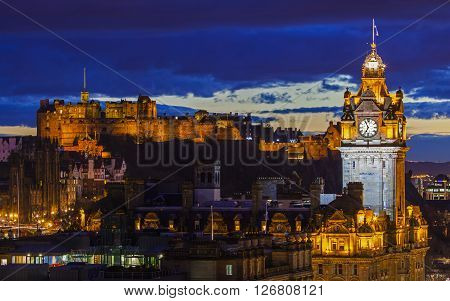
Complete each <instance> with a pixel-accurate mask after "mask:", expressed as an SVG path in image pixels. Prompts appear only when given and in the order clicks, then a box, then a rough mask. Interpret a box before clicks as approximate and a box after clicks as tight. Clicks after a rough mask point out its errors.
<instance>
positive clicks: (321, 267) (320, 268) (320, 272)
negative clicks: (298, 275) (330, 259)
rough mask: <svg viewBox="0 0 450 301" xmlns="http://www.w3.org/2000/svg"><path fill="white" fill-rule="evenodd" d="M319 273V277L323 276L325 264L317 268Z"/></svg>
mask: <svg viewBox="0 0 450 301" xmlns="http://www.w3.org/2000/svg"><path fill="white" fill-rule="evenodd" d="M317 273H318V274H319V275H323V264H319V265H318V266H317Z"/></svg>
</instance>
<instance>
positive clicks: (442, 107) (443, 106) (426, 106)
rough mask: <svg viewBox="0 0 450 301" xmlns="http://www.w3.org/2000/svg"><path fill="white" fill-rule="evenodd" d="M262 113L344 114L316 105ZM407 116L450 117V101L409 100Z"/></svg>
mask: <svg viewBox="0 0 450 301" xmlns="http://www.w3.org/2000/svg"><path fill="white" fill-rule="evenodd" d="M259 113H261V114H268V113H274V114H292V113H333V114H334V115H335V116H337V117H340V116H341V115H342V107H314V108H294V109H278V110H273V111H262V112H259ZM405 116H406V117H407V118H418V119H432V118H449V117H450V101H442V102H408V103H406V104H405Z"/></svg>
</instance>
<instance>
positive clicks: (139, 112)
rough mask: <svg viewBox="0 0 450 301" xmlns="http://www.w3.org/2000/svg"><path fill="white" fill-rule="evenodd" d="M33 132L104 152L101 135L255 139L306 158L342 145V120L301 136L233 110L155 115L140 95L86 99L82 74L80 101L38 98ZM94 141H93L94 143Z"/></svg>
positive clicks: (138, 139) (153, 139) (67, 146)
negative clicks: (113, 99) (112, 99)
mask: <svg viewBox="0 0 450 301" xmlns="http://www.w3.org/2000/svg"><path fill="white" fill-rule="evenodd" d="M37 136H38V137H40V138H44V139H49V140H52V141H57V143H58V145H59V146H61V147H63V148H64V150H67V151H77V150H79V151H83V150H84V151H86V152H87V153H92V154H97V155H100V153H101V152H102V151H103V149H102V148H101V147H99V146H98V145H96V142H97V141H98V140H99V138H100V137H102V136H118V137H125V136H127V137H131V138H132V139H133V140H134V141H135V142H136V143H143V142H148V141H151V142H166V141H171V140H174V139H179V140H192V141H195V142H204V141H205V140H206V139H207V138H212V139H216V140H234V141H237V140H246V141H256V142H258V143H259V149H260V151H264V152H265V151H267V152H273V151H280V150H285V151H286V152H287V153H288V154H289V158H290V159H294V160H299V159H303V158H305V156H306V157H308V158H312V159H315V160H317V159H321V158H324V157H326V156H327V154H328V149H331V150H336V147H337V146H339V144H340V137H341V134H340V124H333V123H330V126H329V127H328V129H327V131H326V132H325V133H324V134H321V135H314V136H303V135H302V133H301V131H300V130H298V129H292V128H288V129H281V128H277V129H273V128H272V127H271V126H270V125H267V124H264V125H263V124H262V122H261V123H253V122H252V116H251V115H250V114H248V115H239V114H237V113H235V114H233V113H226V114H217V113H208V112H207V111H205V110H200V111H197V112H196V113H195V114H194V115H193V116H192V115H187V114H186V115H181V116H166V115H165V114H164V115H163V116H158V114H157V105H156V101H155V100H152V99H151V98H150V97H149V96H144V95H140V96H139V97H138V99H137V101H128V100H121V101H119V102H105V103H104V105H102V104H101V103H100V102H99V101H95V100H92V99H90V97H89V92H88V91H87V89H86V79H85V80H84V87H83V90H82V91H81V99H80V101H79V102H78V103H71V102H68V103H67V102H65V101H64V100H60V99H55V100H54V101H53V102H50V101H49V100H48V99H44V100H41V102H40V107H39V109H38V111H37ZM92 141H94V142H92Z"/></svg>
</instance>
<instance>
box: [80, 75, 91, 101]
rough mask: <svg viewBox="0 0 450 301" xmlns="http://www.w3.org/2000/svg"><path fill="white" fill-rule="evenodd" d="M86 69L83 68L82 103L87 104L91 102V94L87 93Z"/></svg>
mask: <svg viewBox="0 0 450 301" xmlns="http://www.w3.org/2000/svg"><path fill="white" fill-rule="evenodd" d="M86 82H87V80H86V67H84V68H83V90H82V91H81V102H82V103H87V102H88V101H89V92H88V91H87V84H86Z"/></svg>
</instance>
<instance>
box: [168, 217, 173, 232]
mask: <svg viewBox="0 0 450 301" xmlns="http://www.w3.org/2000/svg"><path fill="white" fill-rule="evenodd" d="M169 229H170V230H173V220H172V219H171V220H169Z"/></svg>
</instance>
